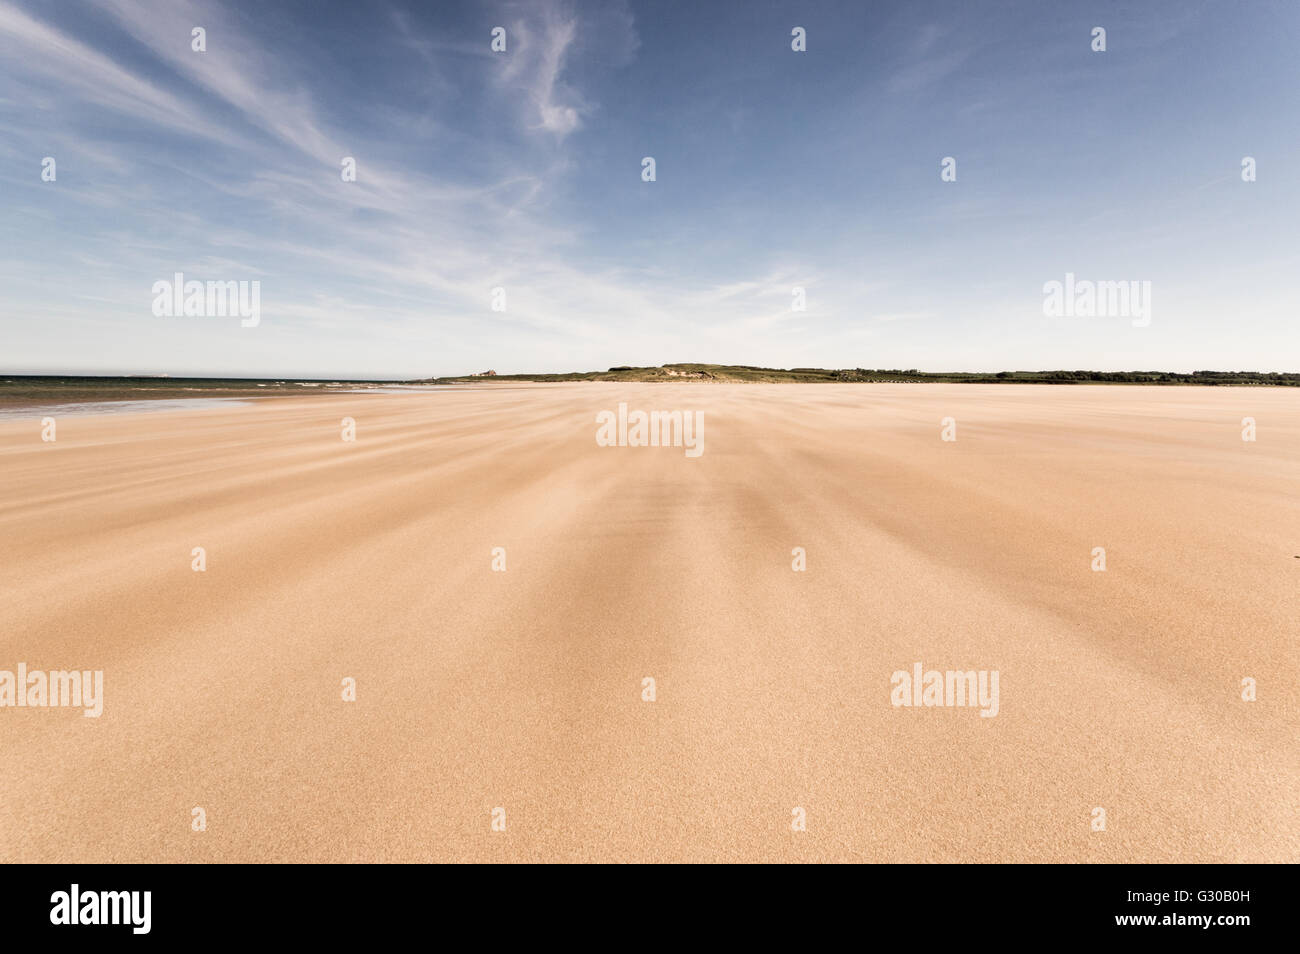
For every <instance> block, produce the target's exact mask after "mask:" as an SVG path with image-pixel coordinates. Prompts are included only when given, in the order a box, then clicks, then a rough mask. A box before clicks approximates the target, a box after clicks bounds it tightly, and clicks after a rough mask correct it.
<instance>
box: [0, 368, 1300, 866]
mask: <svg viewBox="0 0 1300 954" xmlns="http://www.w3.org/2000/svg"><path fill="white" fill-rule="evenodd" d="M620 400H623V401H627V402H628V403H629V405H630V406H631V407H632V408H633V409H637V408H641V409H646V410H650V409H674V408H681V409H692V410H701V411H703V412H704V416H705V421H706V425H705V435H704V439H705V444H704V447H705V453H704V454H703V456H701V457H700V458H698V459H695V460H691V459H688V458H687V457H686V456H685V454H684V453H683V450H682V449H680V448H613V447H598V446H597V445H596V442H595V431H596V425H595V415H596V413H597V412H598V411H600V410H603V409H614V408H615V407H616V405H617V403H618V402H619V401H620ZM344 416H351V417H353V418H355V419H356V421H357V440H356V442H355V443H345V442H343V441H342V440H341V439H340V419H341V418H342V417H344ZM945 416H952V417H954V418H955V419H956V421H957V427H958V431H957V436H958V440H957V441H956V442H954V443H945V442H943V441H941V440H940V419H941V418H943V417H945ZM1245 416H1251V417H1254V418H1255V419H1256V421H1257V422H1258V428H1259V431H1258V434H1259V437H1258V441H1256V442H1254V443H1247V442H1243V441H1242V439H1241V419H1242V418H1243V417H1245ZM1297 478H1300V393H1297V392H1295V391H1287V390H1271V389H1247V388H1241V389H1226V388H1225V389H1215V388H1139V387H1060V388H1049V387H1032V386H976V385H951V386H947V385H846V386H838V385H812V386H801V385H776V386H765V385H739V386H708V385H693V384H683V385H657V386H656V385H617V384H600V383H586V384H576V385H562V386H536V387H484V388H475V389H471V390H464V391H442V392H435V393H429V394H403V395H378V394H357V395H334V396H328V397H325V396H321V397H311V398H302V399H298V398H285V399H279V400H274V401H266V402H260V403H255V404H252V405H249V406H245V407H238V408H213V409H208V410H201V411H184V412H175V413H157V414H133V415H120V416H98V417H64V418H60V419H59V422H58V440H57V442H56V443H52V444H51V443H42V441H41V440H40V425H39V420H38V418H37V417H35V416H34V417H33V418H32V419H31V420H17V421H15V420H8V421H4V422H0V547H2V549H0V623H2V627H0V669H10V670H13V669H15V668H16V666H17V664H18V663H19V662H26V663H27V664H28V666H29V667H30V668H33V669H72V668H76V669H102V670H103V671H104V680H105V704H104V712H103V715H102V717H100V718H99V719H91V718H84V717H83V716H82V715H81V714H80V712H79V711H75V710H68V709H31V708H26V709H16V708H4V709H0V742H2V743H3V744H2V745H0V760H2V761H0V860H3V861H45V862H92V861H116V862H124V861H195V862H207V861H381V860H382V861H388V860H412V861H421V860H439V861H447V860H480V861H505V860H513V861H524V860H596V859H606V860H635V859H640V860H685V859H696V860H786V861H797V860H870V861H1005V860H1011V861H1108V862H1117V861H1142V862H1149V861H1297V860H1300V811H1298V809H1300V755H1298V752H1300V745H1298V742H1297V726H1298V722H1297V714H1298V712H1300V709H1298V706H1297V703H1298V702H1300V665H1298V662H1300V651H1298V650H1297V638H1296V637H1297V629H1298V619H1300V613H1297V608H1298V599H1297V596H1298V594H1300V590H1298V588H1297V584H1298V583H1300V559H1296V556H1297V554H1300V508H1298V507H1297V487H1298V485H1297ZM196 546H202V547H205V548H206V550H207V560H208V567H207V570H206V572H203V573H198V572H193V571H192V570H191V550H192V548H194V547H196ZM498 546H499V547H504V548H506V551H507V569H506V572H493V570H492V568H491V562H492V557H491V550H492V548H493V547H498ZM797 546H798V547H804V548H805V549H806V551H807V561H808V569H807V571H806V572H803V573H796V572H793V571H792V569H791V562H792V557H791V550H792V548H794V547H797ZM1097 546H1101V547H1105V548H1106V553H1107V570H1106V572H1104V573H1098V572H1093V571H1092V570H1091V568H1090V564H1091V560H1092V557H1091V551H1092V548H1093V547H1097ZM918 661H919V662H922V663H923V664H924V665H925V666H926V668H937V669H958V668H960V669H977V670H978V669H989V670H994V669H996V670H998V671H999V673H1000V712H999V714H998V715H997V716H996V717H995V718H981V717H980V716H979V712H978V710H977V709H971V708H964V709H963V708H895V707H893V706H892V705H891V704H890V690H891V686H890V677H891V674H892V673H893V672H894V671H896V670H910V669H911V667H912V665H913V663H915V662H918ZM646 676H651V677H653V678H654V679H655V680H656V681H657V683H656V685H657V701H655V702H653V703H651V702H643V701H642V699H641V692H642V679H643V677H646ZM1246 676H1250V677H1254V678H1255V679H1256V680H1257V681H1258V687H1259V688H1258V693H1259V698H1258V701H1255V702H1244V701H1242V699H1241V680H1242V678H1243V677H1246ZM344 677H353V678H355V679H356V682H357V701H356V702H354V703H349V702H344V701H342V699H341V688H340V687H341V680H342V679H343V678H344ZM195 806H202V807H203V808H204V809H205V811H206V816H207V823H208V827H207V830H206V831H205V832H201V833H198V832H194V831H192V830H191V809H192V808H193V807H195ZM497 806H502V807H504V808H505V809H506V819H507V825H506V830H505V831H504V832H493V831H491V830H490V815H491V812H492V810H493V809H494V808H495V807H497ZM796 806H799V807H802V808H804V809H805V810H806V813H807V831H805V832H795V831H792V830H791V819H792V810H793V809H794V808H795V807H796ZM1094 807H1103V808H1105V810H1106V812H1107V830H1106V831H1104V832H1093V831H1091V829H1090V813H1091V812H1092V810H1093V809H1094Z"/></svg>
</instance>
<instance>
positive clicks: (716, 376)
mask: <svg viewBox="0 0 1300 954" xmlns="http://www.w3.org/2000/svg"><path fill="white" fill-rule="evenodd" d="M567 381H615V382H640V383H646V382H651V383H656V382H659V383H665V384H670V383H682V382H688V381H689V382H695V383H701V382H706V383H707V382H716V383H726V384H744V383H760V384H761V383H773V384H780V383H797V384H819V383H827V384H833V383H876V384H890V383H901V384H917V383H938V384H1049V385H1071V384H1145V385H1201V386H1207V385H1208V386H1237V387H1241V386H1254V387H1259V386H1273V387H1298V386H1300V373H1298V372H1261V371H1195V372H1192V373H1191V374H1181V373H1177V372H1172V371H999V372H996V373H994V372H966V371H938V372H931V371H920V370H917V369H915V368H911V369H874V370H873V369H868V368H847V369H839V370H829V369H824V368H790V369H785V368H760V367H754V366H750V365H722V364H665V365H661V366H659V367H631V366H619V367H614V368H609V369H608V370H605V371H571V372H563V373H551V372H543V373H528V374H491V375H487V374H484V373H482V372H479V373H475V374H464V375H458V376H453V377H441V378H424V379H417V380H397V379H392V380H375V379H366V380H359V379H348V378H313V379H295V378H274V379H272V378H199V377H196V378H187V377H160V376H149V377H145V376H138V377H137V376H131V375H105V376H96V375H18V374H15V375H7V376H4V377H0V408H3V407H8V408H14V407H25V406H40V405H48V404H68V403H76V402H83V401H150V400H177V399H193V398H251V397H283V396H289V395H303V394H322V393H348V392H352V391H356V390H369V389H380V388H393V387H428V386H437V385H442V386H446V385H456V386H463V385H474V384H489V383H494V382H496V383H506V382H515V383H517V382H567Z"/></svg>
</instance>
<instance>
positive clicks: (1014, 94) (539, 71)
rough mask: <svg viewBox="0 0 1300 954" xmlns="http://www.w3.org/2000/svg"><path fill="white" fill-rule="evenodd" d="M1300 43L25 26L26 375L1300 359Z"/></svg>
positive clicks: (730, 14)
mask: <svg viewBox="0 0 1300 954" xmlns="http://www.w3.org/2000/svg"><path fill="white" fill-rule="evenodd" d="M195 26H201V27H203V28H204V29H205V30H206V41H207V50H206V52H202V53H199V52H195V51H194V50H192V49H191V30H192V28H193V27H195ZM496 26H502V27H504V28H505V29H506V37H507V51H506V52H505V53H494V52H492V50H491V49H490V43H491V31H492V29H493V27H496ZM795 26H801V27H804V28H805V29H806V31H807V47H808V48H807V51H806V52H803V53H796V52H794V51H792V50H791V48H790V41H791V36H790V31H791V29H792V28H793V27H795ZM1094 26H1102V27H1105V28H1106V31H1107V50H1106V52H1104V53H1095V52H1093V51H1092V49H1091V42H1092V40H1091V30H1092V28H1093V27H1094ZM1298 53H1300V4H1297V3H1294V2H1289V0H1277V2H1270V0H1241V2H1219V3H1200V2H1189V0H1183V2H1169V3H1166V2H1147V3H1136V2H1099V3H1089V4H1068V3H1043V2H1041V0H1029V2H990V3H973V2H925V3H920V2H918V3H897V4H892V3H891V4H883V3H866V2H852V3H848V2H845V3H817V2H812V3H797V4H796V3H785V2H779V3H770V2H769V3H764V2H757V0H755V2H737V3H721V2H699V0H696V2H681V3H675V2H664V0H655V2H646V3H636V2H632V3H618V2H599V3H589V4H586V3H573V2H559V0H536V2H526V3H442V2H439V3H436V4H434V3H411V4H402V3H393V4H385V3H382V2H377V3H338V4H335V3H328V2H285V3H279V4H269V3H267V4H263V3H224V4H220V5H218V4H212V3H208V2H196V0H170V2H157V3H153V2H127V0H103V2H96V3H79V2H73V0H66V2H58V3H51V2H11V0H0V191H2V194H3V215H2V216H0V281H3V283H4V286H5V290H4V294H3V295H0V371H7V372H71V373H81V372H86V373H170V374H221V375H226V374H245V375H250V376H281V375H283V376H290V375H293V376H353V377H401V378H407V377H423V376H430V375H438V374H453V373H463V372H467V371H475V370H483V369H485V368H493V369H495V370H497V371H499V372H502V373H505V372H512V371H559V370H576V369H592V368H605V367H609V366H611V365H616V364H635V365H654V364H662V363H665V362H673V361H708V362H722V363H739V364H757V365H768V366H782V367H793V366H821V367H868V368H878V367H901V368H912V367H916V368H923V369H929V370H948V369H969V370H1001V369H1041V368H1098V369H1150V368H1159V369H1167V370H1180V371H1188V370H1194V369H1201V368H1215V369H1258V370H1288V371H1297V370H1300V332H1298V331H1297V327H1296V324H1297V320H1298V319H1300V313H1298V312H1300V309H1297V307H1296V306H1297V296H1296V294H1295V282H1296V276H1298V275H1300V178H1297V176H1296V174H1295V172H1296V168H1297V165H1300V66H1298V65H1297V64H1298V63H1300V56H1298ZM46 156H52V157H54V158H55V160H56V163H57V179H56V180H55V181H54V182H43V181H42V180H41V168H42V166H41V163H42V159H43V158H44V157H46ZM345 156H352V157H355V159H356V162H357V181H356V182H344V181H342V179H341V177H340V163H341V160H342V158H343V157H345ZM644 156H653V157H654V158H655V160H656V167H657V168H656V175H657V178H656V181H654V182H643V181H642V179H641V159H642V157H644ZM945 156H952V157H955V158H956V160H957V181H955V182H942V181H941V180H940V175H939V173H940V162H941V160H942V158H943V157H945ZM1244 156H1252V157H1254V158H1255V160H1256V162H1257V169H1258V179H1257V181H1255V182H1250V183H1247V182H1243V181H1242V178H1241V161H1242V158H1243V157H1244ZM178 271H180V272H183V273H184V274H185V276H186V278H188V279H200V280H214V281H232V280H236V281H237V280H257V281H260V282H261V322H260V324H259V325H258V326H257V327H241V324H240V322H239V321H238V320H237V319H233V320H232V319H222V318H196V317H189V318H186V317H157V316H155V315H154V314H153V312H152V310H151V303H152V300H153V295H152V290H151V289H152V286H153V284H154V282H156V281H159V280H166V279H170V278H171V276H172V275H173V274H174V273H175V272H178ZM1066 272H1073V273H1075V274H1076V275H1077V276H1078V277H1079V278H1081V279H1092V280H1106V281H1116V280H1137V281H1150V282H1151V288H1152V309H1151V319H1152V320H1151V323H1150V325H1149V326H1147V327H1134V326H1133V324H1132V322H1131V321H1129V320H1128V319H1125V318H1121V317H1101V318H1050V317H1046V316H1045V315H1044V314H1043V307H1042V303H1043V284H1044V283H1045V282H1048V281H1052V280H1060V279H1062V278H1063V277H1064V275H1065V273H1066ZM496 286H500V287H503V288H505V290H506V296H507V297H506V301H507V310H506V311H505V312H504V313H502V312H494V311H492V310H491V308H490V303H491V290H492V288H493V287H496ZM794 286H801V287H803V288H805V289H806V294H807V308H806V310H805V311H802V312H797V311H794V310H793V309H792V308H791V300H792V297H791V289H792V287H794Z"/></svg>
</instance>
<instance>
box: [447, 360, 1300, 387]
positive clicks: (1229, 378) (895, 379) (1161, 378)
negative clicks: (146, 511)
mask: <svg viewBox="0 0 1300 954" xmlns="http://www.w3.org/2000/svg"><path fill="white" fill-rule="evenodd" d="M485 380H490V381H664V382H671V381H717V382H763V383H766V382H773V383H776V382H798V383H804V384H817V383H821V382H826V383H831V382H844V381H856V382H875V383H922V382H930V383H933V382H946V383H960V384H1196V385H1282V386H1287V387H1296V386H1300V373H1290V372H1287V373H1278V372H1261V371H1194V372H1192V373H1191V374H1178V373H1176V372H1173V371H998V372H996V373H993V372H967V371H939V372H927V371H918V370H917V369H916V368H910V369H908V370H899V369H892V370H886V369H883V368H880V369H876V370H872V369H869V368H848V369H841V370H838V371H830V370H826V369H823V368H791V369H789V370H786V369H783V368H756V367H752V366H750V365H740V364H665V365H663V366H662V367H658V368H633V367H629V366H627V365H620V366H619V367H616V368H610V369H609V370H608V371H570V372H567V373H565V374H498V375H496V376H495V377H493V378H476V377H470V376H468V375H465V376H462V377H452V378H431V379H430V380H429V381H427V382H424V383H429V384H462V383H470V382H482V381H485Z"/></svg>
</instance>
